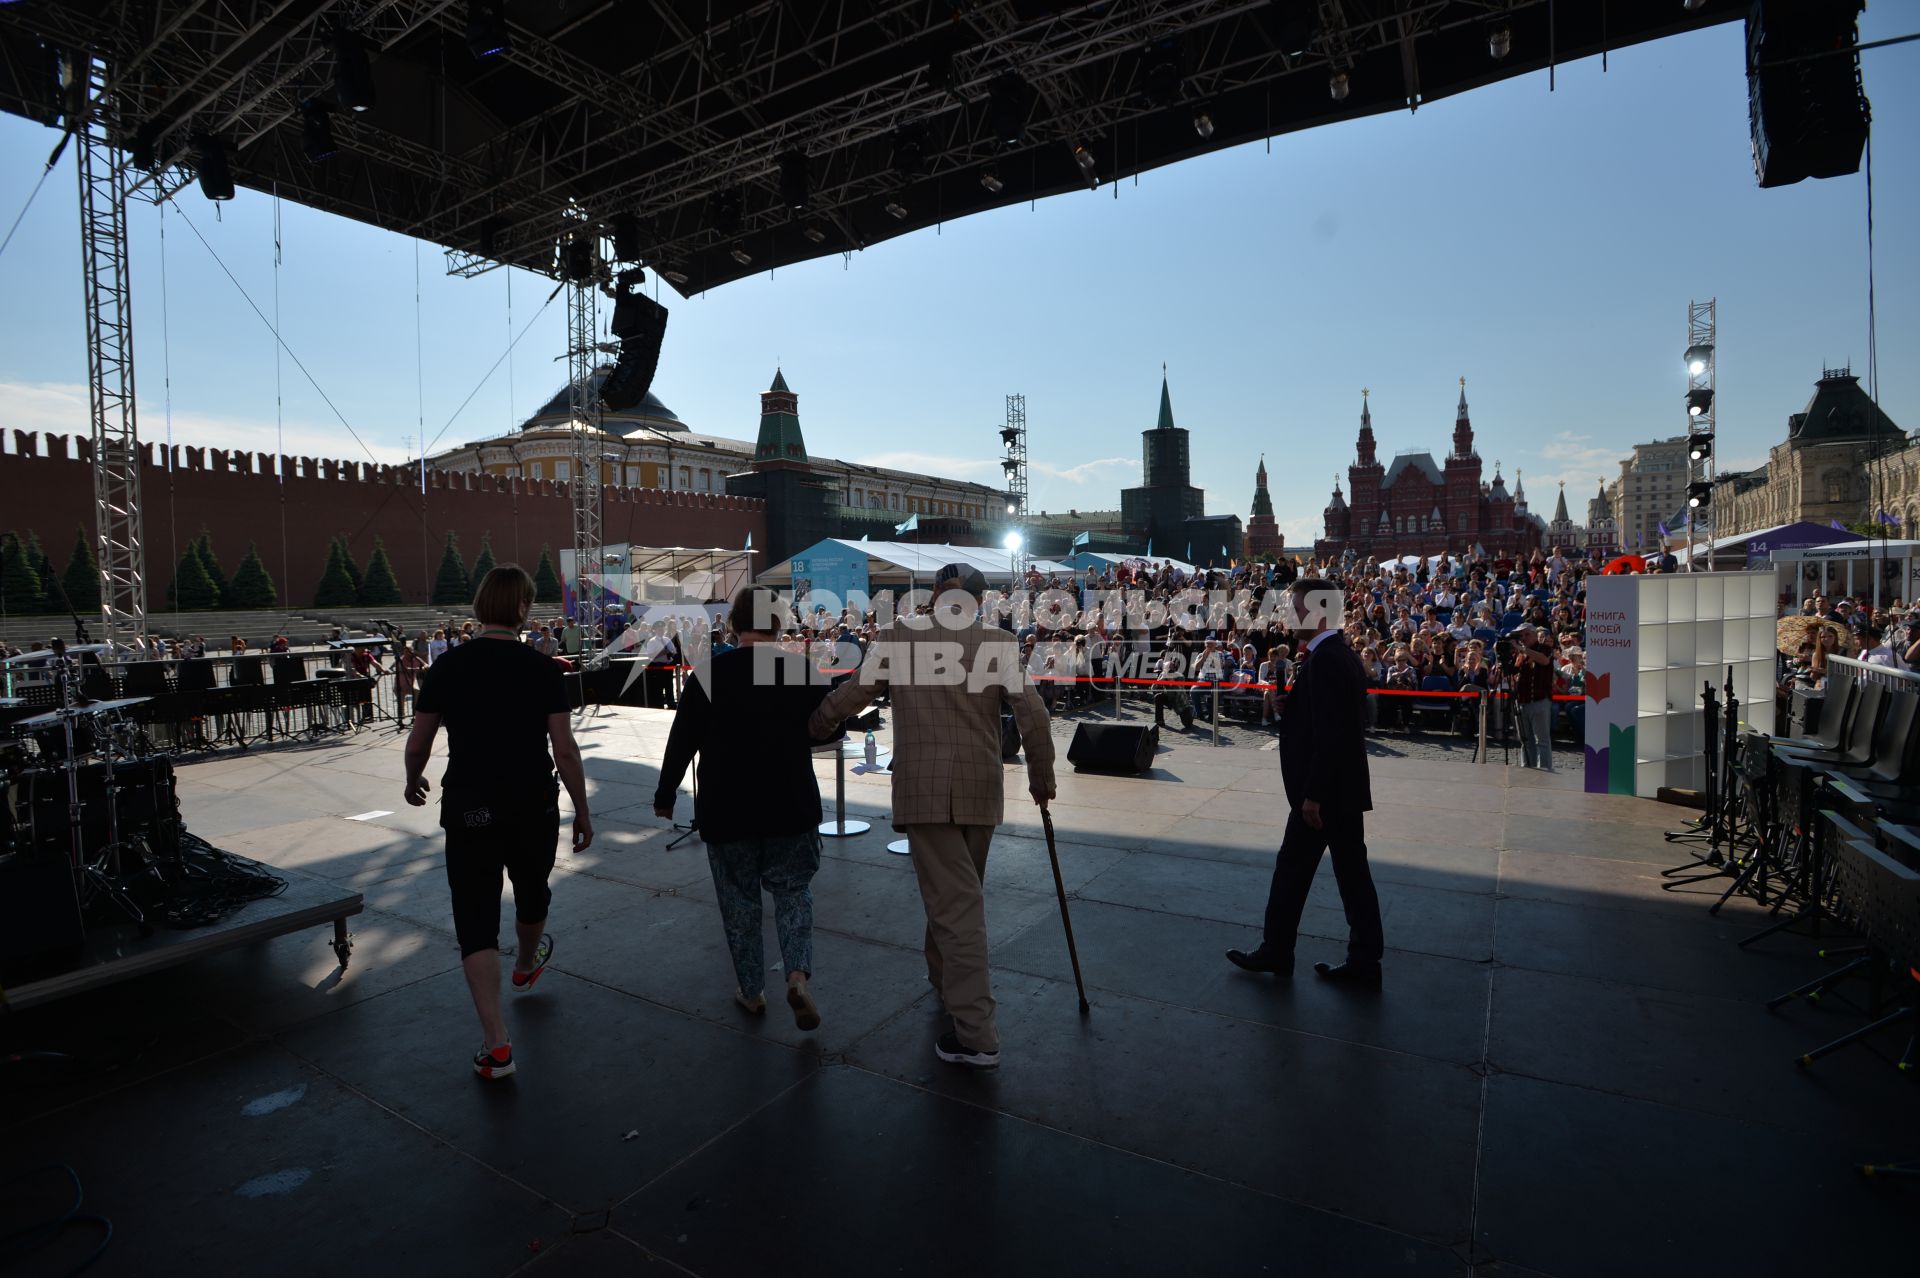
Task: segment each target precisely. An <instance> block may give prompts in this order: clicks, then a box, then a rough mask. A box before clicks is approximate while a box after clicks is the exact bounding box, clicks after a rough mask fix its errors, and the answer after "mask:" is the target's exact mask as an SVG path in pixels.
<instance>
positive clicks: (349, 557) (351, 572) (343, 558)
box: [340, 537, 365, 599]
mask: <svg viewBox="0 0 1920 1278" xmlns="http://www.w3.org/2000/svg"><path fill="white" fill-rule="evenodd" d="M340 562H341V564H342V565H343V566H344V567H345V568H346V570H347V576H348V577H350V578H351V579H352V580H353V594H354V597H355V598H356V599H357V598H359V597H360V587H361V586H362V585H363V584H365V574H363V573H362V572H361V571H360V565H359V564H356V563H355V562H353V544H352V543H351V542H349V541H348V540H347V539H346V538H345V537H342V538H341V539H340Z"/></svg>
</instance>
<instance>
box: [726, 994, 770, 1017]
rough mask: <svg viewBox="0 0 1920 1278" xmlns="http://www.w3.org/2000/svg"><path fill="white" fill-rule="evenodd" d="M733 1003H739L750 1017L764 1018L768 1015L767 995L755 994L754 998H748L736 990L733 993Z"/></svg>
mask: <svg viewBox="0 0 1920 1278" xmlns="http://www.w3.org/2000/svg"><path fill="white" fill-rule="evenodd" d="M733 1001H734V1002H736V1003H738V1004H739V1005H740V1007H741V1010H743V1011H745V1012H746V1013H747V1015H749V1016H764V1015H765V1014H766V1011H767V996H766V995H765V994H755V995H754V996H753V997H752V998H748V997H747V996H746V995H745V994H742V993H741V992H740V991H739V990H735V991H734V992H733Z"/></svg>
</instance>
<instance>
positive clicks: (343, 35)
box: [333, 27, 374, 111]
mask: <svg viewBox="0 0 1920 1278" xmlns="http://www.w3.org/2000/svg"><path fill="white" fill-rule="evenodd" d="M333 96H334V97H336V98H338V99H340V105H341V106H343V107H346V108H347V109H348V110H350V111H365V110H367V109H368V108H370V107H372V106H373V104H374V91H373V66H372V64H371V63H369V62H368V61H367V46H366V44H365V43H364V42H362V40H361V39H360V36H359V35H358V34H357V33H356V32H353V31H349V30H348V29H347V28H345V27H340V28H338V29H337V30H335V31H334V33H333Z"/></svg>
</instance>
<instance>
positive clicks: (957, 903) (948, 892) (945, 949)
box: [906, 825, 1000, 1052]
mask: <svg viewBox="0 0 1920 1278" xmlns="http://www.w3.org/2000/svg"><path fill="white" fill-rule="evenodd" d="M906 830H907V846H908V847H909V848H910V849H911V850H912V852H913V871H914V873H915V874H916V875H918V876H919V879H920V899H921V900H922V901H923V902H924V903H925V904H926V907H927V978H928V979H929V980H931V981H932V982H933V987H934V988H935V989H937V990H939V991H940V999H941V1001H942V1002H943V1003H945V1004H946V1006H947V1014H948V1015H949V1016H951V1017H952V1018H953V1032H954V1035H955V1036H956V1037H957V1038H959V1040H960V1043H961V1046H963V1047H971V1048H973V1049H974V1050H976V1051H981V1052H997V1051H999V1050H1000V1032H999V1030H998V1029H997V1028H996V1027H995V1025H994V1022H993V1008H994V1002H993V986H992V983H991V982H990V981H989V980H988V977H987V900H986V891H985V887H984V885H985V882H986V877H987V847H988V845H989V844H991V843H992V842H993V827H992V826H990V825H909V826H907V827H906Z"/></svg>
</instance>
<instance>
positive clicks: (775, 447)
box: [753, 369, 807, 462]
mask: <svg viewBox="0 0 1920 1278" xmlns="http://www.w3.org/2000/svg"><path fill="white" fill-rule="evenodd" d="M753 458H754V460H755V461H791V462H804V461H806V460H807V441H806V440H805V439H803V438H802V437H801V435H800V397H799V396H798V395H795V394H794V393H793V391H792V390H790V389H789V388H788V386H787V379H786V376H785V375H784V374H782V373H781V372H780V371H779V370H778V369H775V370H774V374H773V385H772V386H770V387H768V388H767V389H766V390H765V391H764V392H762V393H761V396H760V437H759V439H758V440H757V441H756V442H755V443H754V448H753Z"/></svg>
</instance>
